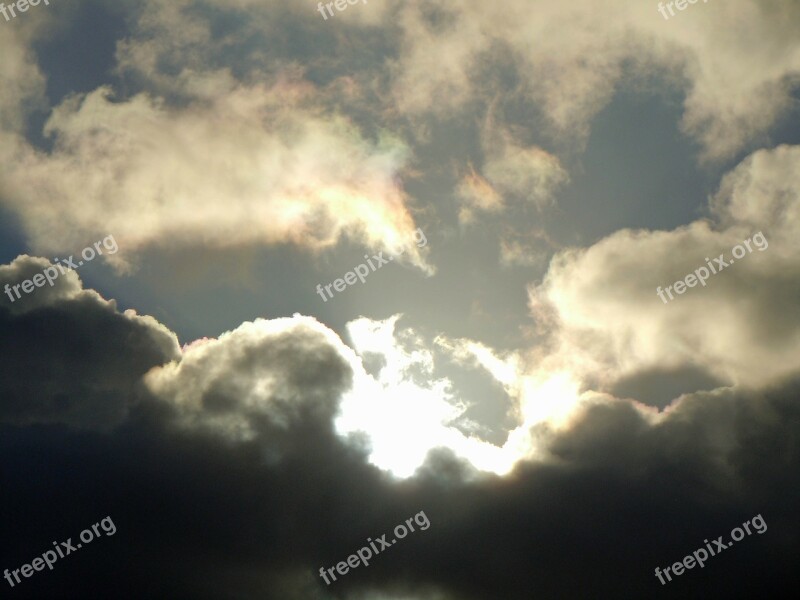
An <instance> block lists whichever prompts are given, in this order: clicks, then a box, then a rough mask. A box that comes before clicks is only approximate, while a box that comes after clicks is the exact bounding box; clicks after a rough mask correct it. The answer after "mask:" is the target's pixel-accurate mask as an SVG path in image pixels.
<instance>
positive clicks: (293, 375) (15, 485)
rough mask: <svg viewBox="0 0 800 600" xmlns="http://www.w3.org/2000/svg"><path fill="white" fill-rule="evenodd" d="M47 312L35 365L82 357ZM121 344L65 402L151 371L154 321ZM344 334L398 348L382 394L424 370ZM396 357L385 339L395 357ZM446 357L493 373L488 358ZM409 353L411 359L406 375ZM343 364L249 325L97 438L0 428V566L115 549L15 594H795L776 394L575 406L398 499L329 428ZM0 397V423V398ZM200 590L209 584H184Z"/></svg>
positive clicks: (277, 328) (416, 480) (168, 371)
mask: <svg viewBox="0 0 800 600" xmlns="http://www.w3.org/2000/svg"><path fill="white" fill-rule="evenodd" d="M84 293H85V292H84ZM87 298H88V296H87ZM57 302H60V303H62V304H65V305H64V306H62V312H61V313H60V315H61V320H64V319H65V318H66V316H67V314H68V313H66V312H64V311H65V310H66V309H67V308H69V309H71V311H72V313H71V318H72V319H73V320H76V321H77V322H79V323H80V324H81V327H74V326H70V327H63V328H62V329H61V330H59V331H58V334H59V335H46V336H41V337H40V338H39V339H38V340H37V342H38V343H37V346H36V348H37V352H38V354H39V355H40V356H52V357H53V358H54V359H55V360H58V361H63V360H65V357H64V355H63V354H62V355H60V356H58V355H56V354H55V352H56V351H57V348H58V347H59V346H71V345H73V344H76V343H79V341H80V340H82V339H85V335H86V333H85V332H86V329H85V328H84V327H85V324H86V322H87V320H88V319H89V317H90V315H92V314H94V313H96V312H97V311H98V309H100V308H102V307H104V305H103V304H102V303H100V302H99V301H98V300H94V301H92V302H87V301H84V302H80V301H76V299H72V300H59V301H57ZM103 309H104V310H106V311H107V314H108V315H109V318H110V319H111V320H112V321H114V322H117V323H119V325H122V326H117V327H106V328H104V329H103V333H104V336H98V337H95V338H93V339H103V340H106V343H107V344H108V346H109V348H120V349H121V348H125V347H126V344H123V343H122V342H123V341H125V342H126V343H127V344H130V340H131V333H132V330H131V329H130V326H131V325H133V324H135V323H136V322H137V320H136V319H130V318H128V319H125V318H124V316H123V315H119V314H117V313H115V312H114V311H113V310H110V307H107V306H106V307H105V308H103ZM23 317H27V318H29V319H36V320H38V321H39V325H38V327H40V328H42V324H43V323H42V321H43V322H52V321H53V320H52V318H51V317H50V315H49V314H48V313H47V309H45V308H39V309H36V310H34V311H31V312H30V313H26V315H23ZM23 317H17V318H23ZM6 318H8V313H7V311H6ZM56 321H57V320H56ZM142 325H144V327H143V328H140V331H141V332H146V333H147V336H146V338H144V339H142V342H144V340H145V339H148V340H149V343H147V342H144V343H140V344H134V345H131V346H128V347H129V351H130V354H129V355H127V356H124V360H122V361H119V358H120V356H119V355H117V356H115V355H114V352H110V351H108V350H106V351H105V352H96V353H94V352H93V353H91V354H84V355H83V356H82V358H81V365H82V368H80V369H76V370H72V371H71V372H70V377H71V378H72V379H73V380H74V381H75V385H80V386H81V387H84V388H85V387H86V386H87V385H88V384H89V383H90V382H91V381H92V378H93V377H94V376H96V374H97V373H101V372H103V371H104V370H107V369H108V368H109V367H110V366H112V365H114V364H115V363H117V362H118V361H119V365H120V367H123V368H127V369H128V371H127V372H128V373H129V374H132V373H137V372H139V373H140V372H141V370H140V369H134V368H132V367H131V364H132V362H134V363H135V362H137V359H136V356H138V357H139V358H138V360H139V361H141V360H142V359H143V358H144V357H146V356H148V354H150V353H152V348H153V344H152V342H153V337H152V336H153V334H154V333H155V332H154V329H153V328H152V323H151V324H150V325H146V324H142ZM6 332H7V334H8V335H4V336H3V337H2V338H0V339H3V340H4V341H5V340H8V343H9V345H10V346H11V347H18V346H19V344H20V340H22V339H30V337H29V335H30V333H29V332H30V330H28V331H22V330H19V329H11V330H9V329H6ZM353 332H354V334H355V338H357V341H356V346H357V347H358V349H359V352H362V353H369V352H375V351H377V350H385V349H389V348H390V347H393V348H395V349H394V350H392V352H394V354H392V355H390V358H391V356H397V357H398V358H400V359H401V363H400V364H398V365H396V366H395V365H394V364H392V363H387V364H386V367H385V368H386V369H388V370H387V371H386V373H385V374H383V375H380V379H381V380H384V381H388V380H390V379H391V378H392V377H395V376H396V377H400V378H401V379H405V378H406V377H407V376H408V374H409V369H412V370H413V367H414V365H415V364H419V361H420V360H422V361H424V360H426V359H425V356H424V353H422V354H420V353H419V350H416V351H413V352H408V351H404V352H401V351H400V349H398V348H396V347H395V346H396V344H395V342H393V341H392V340H393V338H394V337H395V335H397V334H396V333H395V332H392V331H391V329H387V325H382V324H380V323H369V322H366V321H364V322H361V323H359V324H358V325H356V326H354V327H353ZM370 332H372V333H370ZM407 335H411V334H410V333H408V332H407V333H405V334H401V335H400V337H401V338H404V337H405V336H407ZM413 341H414V340H413V336H412V337H408V338H405V339H404V342H403V345H406V344H411V343H412V342H413ZM387 344H388V345H389V346H387ZM466 350H468V351H470V352H475V353H476V354H477V355H480V356H481V357H482V358H481V360H482V362H483V364H485V365H486V366H487V368H491V369H493V370H494V371H495V372H497V373H498V374H501V373H502V372H503V369H502V368H501V365H500V364H499V363H497V362H496V361H495V360H493V359H492V357H491V356H490V355H489V354H487V353H486V348H485V347H484V348H479V347H472V348H469V349H466ZM117 352H119V350H117ZM414 352H416V353H417V356H418V359H414V358H410V357H412V356H413V355H414ZM8 355H9V352H4V354H3V356H8ZM151 356H152V355H151ZM463 358H465V359H466V356H465V355H464V356H463ZM353 360H354V353H353V351H348V350H346V349H345V348H343V347H341V342H340V341H339V340H337V338H336V337H335V336H334V335H333V334H332V333H330V332H326V330H325V328H324V327H323V326H321V325H320V324H318V323H316V322H315V321H314V320H313V319H310V318H307V317H293V318H292V319H277V320H273V321H257V322H253V323H246V324H243V325H242V326H241V327H239V328H237V329H236V330H234V331H232V332H230V333H228V334H225V335H223V336H220V338H218V339H216V340H205V341H199V342H196V343H193V344H190V345H188V346H187V347H185V348H184V349H183V351H182V353H181V356H180V357H178V356H176V355H175V353H174V352H172V353H171V356H170V355H164V354H162V355H160V356H159V357H158V361H157V362H161V365H162V366H160V367H157V368H156V370H154V371H151V372H150V374H149V375H148V376H147V377H146V379H147V380H148V385H147V386H146V387H144V388H142V390H141V396H140V401H139V402H138V403H136V404H135V405H134V406H132V407H131V410H130V411H129V412H128V413H127V416H126V417H125V419H124V421H123V422H122V423H121V424H120V425H118V426H117V427H116V428H115V429H112V430H110V431H106V432H105V433H100V432H94V431H88V432H83V433H79V432H77V431H75V430H74V429H73V428H72V427H68V428H63V427H60V426H59V427H56V426H50V427H42V426H36V427H32V426H25V425H24V424H23V423H19V422H18V423H17V424H16V425H14V426H9V425H0V428H1V429H2V435H0V456H2V457H3V459H2V460H3V473H4V485H7V486H8V489H12V490H13V494H7V495H4V497H3V509H4V510H7V511H11V513H12V514H15V515H17V518H16V519H14V520H13V521H12V522H10V523H9V525H8V532H7V535H8V536H9V537H10V539H14V540H19V541H18V543H16V544H13V545H12V544H6V545H4V546H3V549H2V550H0V556H1V557H2V560H3V564H6V565H14V567H13V568H16V567H17V566H18V565H21V564H23V563H24V562H25V561H29V560H30V559H31V557H34V556H36V555H37V553H41V551H42V549H43V548H46V547H49V544H50V539H51V537H56V538H57V539H66V538H67V537H68V536H72V537H73V539H74V538H75V536H76V533H77V532H78V531H80V529H82V528H85V527H86V526H87V524H89V523H92V522H95V521H97V520H98V519H99V518H100V517H101V516H105V515H106V514H108V515H110V516H111V517H112V518H113V519H114V523H115V524H116V526H117V534H116V535H115V536H114V537H113V538H100V539H98V540H96V541H94V542H92V544H91V545H89V546H86V547H84V548H83V549H82V550H81V552H82V554H81V560H80V561H78V562H75V561H72V562H70V563H69V565H67V563H64V565H63V566H61V565H58V566H59V567H60V568H57V569H56V570H54V571H53V573H46V574H40V575H39V576H38V577H33V578H31V579H29V580H26V581H24V587H23V585H20V586H19V588H18V589H15V592H19V594H18V595H20V597H42V596H47V597H52V598H59V597H68V596H69V597H73V596H74V595H80V596H81V597H87V598H92V597H101V596H108V595H109V594H110V595H113V596H114V597H120V598H137V597H139V598H140V597H148V596H153V595H154V594H155V595H158V594H161V595H163V594H167V595H170V596H173V597H192V598H219V597H228V596H242V595H247V594H256V593H257V594H260V595H262V596H265V597H281V598H288V599H289V600H300V599H307V598H312V599H319V600H323V599H326V598H332V597H339V598H348V599H357V598H375V597H386V598H414V599H420V600H432V599H439V600H442V599H447V600H477V599H483V598H490V597H491V598H496V597H502V598H508V599H509V600H516V599H518V598H519V599H522V598H529V597H530V590H531V589H536V590H538V592H537V593H539V594H541V595H542V596H544V597H554V596H559V595H567V596H569V597H578V596H580V595H581V593H582V590H586V589H589V588H591V589H592V590H593V592H594V593H596V594H597V595H600V596H602V597H619V598H634V597H639V596H640V594H641V590H647V593H648V594H649V595H650V597H656V598H658V597H661V596H664V597H666V596H667V595H668V594H669V595H671V594H674V588H675V587H676V586H680V587H681V590H683V591H682V592H681V594H682V596H683V597H687V598H700V597H703V596H704V595H705V594H707V590H708V587H709V586H713V588H714V589H715V590H717V591H718V593H719V594H720V595H722V596H725V597H742V596H743V595H752V594H753V593H757V592H758V593H763V594H768V595H769V596H770V597H784V596H787V595H788V590H789V589H790V588H792V587H793V582H794V581H795V580H796V569H795V564H794V561H793V558H794V553H793V551H792V550H793V542H792V540H793V539H794V538H795V537H796V535H797V531H798V522H797V517H796V510H795V507H796V504H797V500H798V494H799V493H800V481H799V480H798V478H797V476H796V473H798V470H797V469H796V466H797V461H798V456H797V452H796V450H795V448H796V447H797V442H798V440H800V430H798V426H797V423H798V422H799V421H798V409H797V403H796V402H795V401H794V398H795V397H796V395H797V391H798V385H797V382H796V381H795V382H789V381H787V382H785V383H784V384H783V385H781V386H773V387H770V388H766V389H764V390H761V391H758V392H756V391H745V390H736V389H720V390H716V391H714V392H707V393H697V394H688V395H685V396H684V397H682V398H681V399H680V400H679V401H677V402H676V403H675V404H674V405H673V406H672V407H671V408H670V409H669V410H668V411H667V412H665V413H663V414H661V415H657V414H656V411H655V410H654V409H648V408H646V407H644V406H642V405H637V404H635V403H631V402H628V401H624V400H618V399H615V398H612V397H609V396H607V395H606V396H604V395H597V394H596V395H595V397H594V399H593V400H592V401H590V402H587V403H585V404H584V405H583V407H582V408H581V409H580V410H578V411H577V412H576V413H575V415H574V416H573V418H572V419H571V421H570V422H569V423H568V425H567V426H566V427H565V428H563V429H562V430H560V431H553V432H551V434H550V435H549V437H548V441H547V443H546V444H545V445H544V446H543V449H544V450H545V452H544V453H543V454H541V455H540V456H539V457H538V458H530V459H527V460H524V461H522V462H520V463H519V464H518V465H517V466H516V468H515V469H514V470H513V472H511V473H509V475H508V476H506V477H497V476H491V475H482V476H478V475H476V473H475V471H474V470H472V469H470V468H469V466H468V465H467V464H466V463H464V462H463V461H462V460H461V459H459V458H458V457H457V456H455V455H454V454H453V453H452V451H448V450H440V451H437V452H434V453H432V454H431V455H430V456H429V457H428V460H427V462H426V463H425V465H424V466H423V468H422V469H421V470H420V471H419V472H418V473H417V475H416V476H415V477H412V478H409V479H405V480H403V481H399V480H394V479H389V478H386V477H384V476H382V475H381V473H380V471H378V469H376V468H375V467H372V466H370V465H369V464H368V463H367V457H368V450H367V448H366V446H365V445H364V444H363V443H361V442H359V440H358V439H357V438H354V437H342V436H341V435H337V434H336V433H335V432H334V427H333V419H334V418H335V417H334V413H335V406H336V405H337V400H338V399H341V398H342V397H343V396H344V395H345V394H346V393H347V391H346V390H347V388H348V383H349V382H350V381H351V375H352V374H353V373H354V371H353V370H351V369H350V368H348V366H347V365H348V363H352V361H353ZM404 361H405V362H404ZM147 362H153V361H152V359H149V360H148V361H147ZM48 364H63V362H59V363H56V362H55V361H53V362H51V363H48ZM67 364H69V363H67ZM404 373H405V374H404ZM420 373H422V374H424V372H420ZM392 374H393V375H392ZM390 375H391V376H390ZM357 376H358V374H356V377H357ZM511 379H513V376H511ZM0 381H2V382H3V387H4V392H3V394H2V395H0V406H2V410H3V412H4V413H7V410H8V405H9V398H10V396H9V395H8V394H7V393H6V392H7V390H8V386H9V381H10V379H9V378H8V377H3V378H2V380H0ZM114 386H115V387H116V389H118V390H121V389H125V388H126V387H127V386H128V383H127V382H126V381H125V380H124V379H120V380H116V381H115V382H114ZM150 392H152V394H151V393H150ZM27 394H28V398H29V402H32V403H33V404H35V403H36V402H37V401H38V399H40V398H42V397H43V395H46V391H45V389H44V388H43V387H42V386H32V387H29V388H28V390H27ZM372 399H373V400H378V399H379V398H378V397H377V396H374V397H373V398H372ZM74 402H75V404H76V407H77V408H85V409H88V408H89V407H90V406H91V405H92V404H93V403H94V400H93V398H92V396H90V395H83V394H81V395H79V396H77V397H76V398H75V401H74ZM235 414H238V415H240V416H242V417H246V418H247V419H248V420H249V423H251V424H252V425H253V429H252V435H250V436H246V437H245V436H237V435H234V436H231V435H228V434H227V427H219V424H220V423H221V422H224V420H225V418H228V417H232V416H233V415H235ZM187 417H191V419H190V420H189V421H187ZM220 418H223V421H220ZM198 425H201V426H198ZM396 427H397V428H398V429H399V430H400V431H401V432H402V435H403V436H404V437H405V438H406V439H407V440H410V439H411V438H413V437H415V436H417V435H419V428H417V427H414V426H413V425H405V424H403V423H400V422H397V424H396ZM31 448H35V449H36V451H35V452H32V451H31ZM44 472H49V473H62V472H65V473H69V476H68V477H61V476H58V475H57V476H56V477H58V482H59V483H58V496H57V497H58V500H59V501H58V502H57V503H55V504H54V503H53V502H52V493H47V492H45V490H48V491H50V485H52V481H51V479H50V478H49V477H43V476H42V475H41V474H42V473H44ZM48 482H50V483H48ZM420 510H424V511H425V513H426V515H427V516H428V518H429V519H430V523H431V526H430V528H429V529H428V530H426V531H425V532H417V533H414V534H413V535H409V536H408V537H407V538H406V539H404V540H403V541H402V542H398V543H397V544H395V545H393V546H392V547H391V549H390V550H387V551H385V552H384V553H382V554H380V555H378V557H377V559H376V560H374V561H373V562H372V563H371V564H370V566H369V567H368V568H360V569H355V570H353V571H352V572H351V573H348V575H347V576H346V577H342V578H340V580H339V581H337V582H336V587H335V588H334V587H333V586H331V587H327V586H325V584H324V583H323V582H322V581H321V579H320V578H319V576H318V569H319V568H320V567H322V566H326V567H327V566H331V565H335V564H336V563H337V562H338V561H341V560H343V559H345V558H346V557H347V556H348V555H349V554H351V553H352V552H353V551H355V550H356V549H357V548H359V547H361V546H363V545H365V544H366V543H367V542H366V540H367V538H368V537H372V538H373V539H374V538H375V537H376V536H380V535H381V534H382V533H385V532H391V530H392V528H393V527H394V525H396V524H397V523H399V522H402V521H403V520H404V519H405V518H407V517H408V516H409V515H413V514H416V513H417V512H419V511H420ZM756 514H761V515H762V516H763V518H764V520H765V522H766V523H767V524H768V531H767V532H766V533H765V534H764V535H763V536H762V535H756V534H753V535H751V536H749V537H746V538H745V539H744V540H743V541H741V542H738V543H737V544H736V545H735V546H734V547H733V549H731V550H726V551H725V552H724V553H722V554H720V555H719V556H715V557H714V558H713V559H712V560H713V563H712V564H707V565H706V567H707V568H706V569H705V570H704V571H699V572H688V573H686V574H684V575H683V576H682V577H681V578H680V579H679V580H677V581H673V582H671V583H670V584H669V585H668V586H664V587H662V586H661V585H660V584H659V583H658V580H657V579H656V578H655V577H654V574H653V570H654V568H655V567H656V566H662V567H663V566H666V565H668V564H672V563H673V562H674V561H676V560H679V559H681V558H682V557H683V556H684V555H686V554H687V553H689V552H691V551H692V550H693V549H694V548H696V547H701V546H702V540H703V539H704V538H709V539H710V538H715V537H716V536H717V535H727V532H729V531H730V530H731V529H732V528H733V527H735V526H736V525H739V524H740V523H742V522H743V521H744V520H746V519H749V518H751V517H753V516H755V515H756ZM487 540H491V552H487V551H486V547H487V546H486V544H487ZM609 540H613V541H614V543H610V542H609ZM101 545H102V547H101ZM198 572H203V573H206V575H204V577H203V578H201V579H198V578H197V573H198ZM142 573H146V574H147V576H146V577H142ZM669 586H672V587H669Z"/></svg>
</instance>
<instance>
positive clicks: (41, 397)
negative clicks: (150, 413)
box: [0, 256, 178, 430]
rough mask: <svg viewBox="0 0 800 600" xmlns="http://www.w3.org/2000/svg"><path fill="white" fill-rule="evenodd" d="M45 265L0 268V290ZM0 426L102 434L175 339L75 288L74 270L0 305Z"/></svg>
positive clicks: (29, 260) (38, 261)
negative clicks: (59, 426) (60, 427)
mask: <svg viewBox="0 0 800 600" xmlns="http://www.w3.org/2000/svg"><path fill="white" fill-rule="evenodd" d="M48 266H50V263H49V262H48V261H47V260H45V259H42V258H35V257H29V256H20V257H18V258H17V259H16V260H15V261H14V262H13V263H12V264H11V265H3V266H0V286H2V287H4V286H5V284H6V283H12V284H18V283H19V282H20V281H22V279H24V278H28V277H30V276H32V275H33V274H35V273H41V271H42V269H43V268H45V267H48ZM0 331H2V334H0V348H1V349H2V356H3V357H4V358H3V361H2V362H1V363H0V379H1V380H2V381H3V382H4V383H3V392H2V395H3V402H2V403H1V404H0V422H4V423H13V424H17V425H30V424H36V423H63V424H67V425H70V426H73V427H76V428H81V429H84V428H86V429H104V430H105V429H110V428H113V427H114V426H116V425H118V424H120V423H121V422H123V421H124V420H125V418H126V416H127V414H128V411H129V410H130V409H131V407H132V406H134V405H135V404H136V403H137V402H138V401H139V399H140V394H141V391H142V390H141V389H140V388H141V382H140V378H141V377H142V375H144V373H146V372H147V371H148V370H149V369H150V368H151V367H153V366H155V365H158V364H161V363H162V362H164V361H166V360H169V359H171V358H173V357H174V356H175V355H176V353H177V351H178V345H177V337H176V336H175V334H173V333H172V332H171V331H169V330H168V329H167V328H166V327H164V326H163V325H161V324H159V323H157V322H156V321H155V320H154V319H152V318H150V317H146V316H139V315H137V314H136V313H135V312H134V311H125V312H124V313H120V312H118V311H117V306H116V303H115V302H114V301H113V300H111V301H107V300H105V299H103V298H102V297H101V296H100V295H99V294H97V293H96V292H94V291H93V290H83V289H82V285H81V282H80V279H79V278H78V276H77V274H76V273H75V272H70V273H67V274H66V275H63V276H61V277H59V278H58V279H57V280H56V283H55V285H54V286H53V287H52V288H50V287H48V286H45V287H43V288H37V289H35V290H34V293H32V294H30V295H26V294H23V295H22V297H21V298H20V299H16V300H15V301H14V303H11V302H10V301H9V300H8V298H7V296H6V295H5V294H3V299H2V301H0Z"/></svg>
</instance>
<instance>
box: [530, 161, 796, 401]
mask: <svg viewBox="0 0 800 600" xmlns="http://www.w3.org/2000/svg"><path fill="white" fill-rule="evenodd" d="M799 157H800V153H799V152H798V148H797V147H779V148H776V149H775V150H769V151H766V150H765V151H759V152H757V153H755V154H754V155H752V156H751V157H749V158H747V159H746V160H745V161H743V162H742V164H740V165H739V166H738V167H736V169H734V170H733V171H732V172H731V173H730V174H728V175H727V176H726V177H725V178H724V179H723V182H722V184H721V186H720V190H719V192H718V193H717V194H716V195H715V196H714V200H713V207H714V212H715V221H713V222H712V221H707V220H699V221H695V222H693V223H690V224H689V225H686V226H684V227H680V228H678V229H675V230H673V231H631V230H622V231H618V232H616V233H614V234H613V235H611V236H608V237H607V238H605V239H603V240H601V241H599V242H598V243H596V244H594V245H593V246H591V247H589V248H582V249H579V248H574V249H569V250H564V251H562V252H560V253H559V254H557V255H556V256H555V257H554V259H553V261H552V262H551V264H550V268H549V270H548V273H547V275H546V277H545V279H544V281H543V282H542V283H541V284H540V285H537V286H532V287H531V289H530V296H531V305H532V308H533V310H534V313H535V317H536V318H537V319H539V320H540V321H541V322H542V323H546V324H548V325H549V326H552V328H553V331H555V332H556V333H555V336H554V345H553V346H552V347H551V349H555V352H554V354H553V355H552V356H550V357H548V359H547V362H548V364H550V365H555V364H558V363H559V362H561V363H562V364H569V365H570V366H571V368H574V369H575V371H576V372H578V373H582V377H586V378H587V381H589V380H592V379H594V381H595V383H598V382H602V383H603V384H609V383H611V382H613V381H615V380H617V379H618V378H620V377H625V376H630V375H631V374H633V373H636V372H642V371H644V370H648V369H657V368H667V369H678V368H684V367H694V368H700V369H702V370H704V371H706V372H707V373H708V374H709V375H710V376H712V377H715V378H717V379H719V380H720V381H725V382H727V383H729V384H733V383H736V384H743V385H752V386H760V385H765V384H767V383H769V382H771V381H774V380H776V379H780V378H782V377H787V376H791V375H792V374H794V373H795V372H796V371H797V368H798V365H797V361H796V358H795V357H796V356H797V355H798V350H800V347H799V346H798V343H799V342H800V336H799V335H798V334H800V329H799V326H800V320H798V313H797V310H796V307H795V305H796V302H795V301H794V299H795V297H796V291H797V290H796V286H795V285H794V284H792V283H790V282H792V281H796V280H797V277H798V274H800V272H799V271H798V269H799V268H800V265H798V262H797V259H796V257H797V244H798V242H797V235H798V219H797V213H798V210H799V209H798V200H800V187H798V179H797V176H796V170H797V166H798V164H799V163H798V158H799ZM759 232H761V233H762V234H763V237H764V240H765V242H766V243H764V242H762V243H761V244H760V245H759V244H756V243H755V242H751V247H752V253H746V254H745V256H744V257H743V258H741V260H737V261H736V262H735V264H731V265H730V266H728V267H726V268H725V269H724V270H722V271H720V272H719V273H717V274H716V275H712V276H711V277H710V279H708V281H707V282H706V286H705V287H702V286H700V285H697V286H696V287H695V288H692V289H687V291H686V293H685V294H683V295H681V296H677V295H676V296H675V299H674V300H672V301H670V302H669V303H668V304H667V305H664V304H663V302H662V300H659V297H658V296H657V295H656V288H657V287H659V286H660V287H666V286H667V285H671V284H672V283H673V282H675V281H677V280H679V279H683V278H684V277H685V276H686V275H687V274H689V273H693V272H694V271H695V270H696V269H698V267H702V266H706V265H707V258H712V263H713V260H714V259H715V258H716V257H718V256H719V255H721V254H723V253H724V255H725V257H724V258H725V260H726V261H727V260H729V259H730V258H731V249H732V248H733V247H734V246H736V245H738V244H740V243H742V242H743V241H744V240H746V239H750V238H753V237H754V236H757V234H758V233H759Z"/></svg>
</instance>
